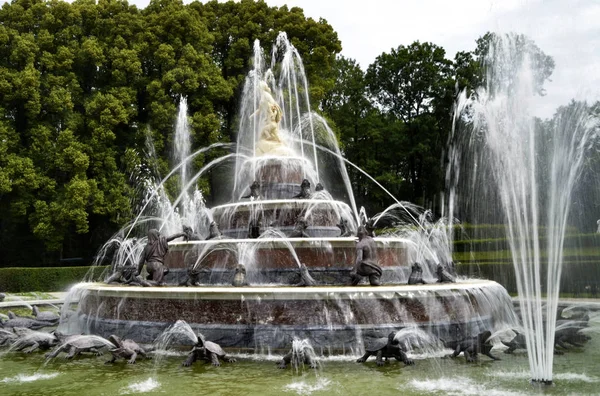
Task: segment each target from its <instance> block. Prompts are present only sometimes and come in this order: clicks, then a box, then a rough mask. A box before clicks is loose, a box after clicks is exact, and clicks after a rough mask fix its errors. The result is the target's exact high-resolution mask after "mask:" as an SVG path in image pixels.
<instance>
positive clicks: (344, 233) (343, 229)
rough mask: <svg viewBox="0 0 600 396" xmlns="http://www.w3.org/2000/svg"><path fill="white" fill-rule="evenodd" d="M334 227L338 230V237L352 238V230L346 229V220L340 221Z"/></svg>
mask: <svg viewBox="0 0 600 396" xmlns="http://www.w3.org/2000/svg"><path fill="white" fill-rule="evenodd" d="M336 225H337V227H338V228H339V229H340V237H344V238H345V237H350V236H353V234H352V230H351V229H350V227H348V220H346V219H340V222H339V223H338V224H336Z"/></svg>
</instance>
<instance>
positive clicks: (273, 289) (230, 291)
mask: <svg viewBox="0 0 600 396" xmlns="http://www.w3.org/2000/svg"><path fill="white" fill-rule="evenodd" d="M496 286H500V284H499V283H497V282H494V281H490V280H473V279H471V280H465V281H461V282H457V283H430V284H425V285H389V286H312V287H298V286H245V287H232V286H199V287H184V286H167V287H142V286H121V285H107V284H105V283H78V284H76V285H75V286H73V288H72V291H74V290H81V291H87V292H94V293H96V294H95V295H98V296H106V297H123V298H128V297H131V298H162V299H205V300H240V299H246V300H259V299H260V300H290V299H294V300H315V299H319V300H321V299H338V298H340V297H343V298H353V297H354V296H357V297H360V298H363V299H364V298H373V299H379V298H382V297H383V298H385V297H386V295H389V296H390V297H391V296H402V297H407V298H410V297H412V296H413V295H414V294H420V293H432V296H433V295H435V293H436V292H445V291H447V292H452V291H466V290H471V289H477V288H486V287H496ZM500 287H501V286H500ZM420 297H422V296H420Z"/></svg>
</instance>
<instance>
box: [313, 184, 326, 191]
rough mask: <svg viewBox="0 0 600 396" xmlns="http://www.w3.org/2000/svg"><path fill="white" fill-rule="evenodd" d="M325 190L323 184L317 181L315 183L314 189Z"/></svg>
mask: <svg viewBox="0 0 600 396" xmlns="http://www.w3.org/2000/svg"><path fill="white" fill-rule="evenodd" d="M323 190H325V187H323V185H322V184H321V183H317V185H316V186H315V191H316V192H319V191H323Z"/></svg>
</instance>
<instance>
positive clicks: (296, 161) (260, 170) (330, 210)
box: [212, 156, 356, 239]
mask: <svg viewBox="0 0 600 396" xmlns="http://www.w3.org/2000/svg"><path fill="white" fill-rule="evenodd" d="M242 173H244V174H245V176H244V177H242V178H241V180H244V181H246V185H245V186H238V187H239V188H238V189H237V192H236V197H235V198H236V202H235V203H231V204H226V205H221V206H217V207H215V208H213V210H212V212H213V218H214V220H215V221H216V223H217V224H218V226H219V229H220V230H221V232H222V233H223V234H224V235H226V236H228V237H231V238H237V239H243V238H247V237H248V233H249V226H250V224H251V223H252V224H253V225H255V226H259V227H260V232H261V233H262V232H263V231H264V230H265V229H267V228H268V227H272V228H274V229H277V230H279V231H281V232H283V233H284V234H289V232H290V231H291V230H293V229H294V226H295V225H296V223H297V221H298V220H299V219H301V218H302V219H304V220H305V221H306V224H307V226H308V228H307V229H306V234H307V235H308V236H310V237H337V236H340V229H339V228H338V227H337V224H339V223H340V221H341V220H346V222H347V224H348V227H349V228H350V229H355V228H356V227H355V224H354V220H353V219H354V216H353V214H352V210H351V209H350V207H349V206H348V205H347V204H346V203H344V202H341V201H336V200H333V199H332V198H331V195H330V194H329V193H328V192H327V191H318V192H316V191H314V188H315V185H316V182H317V180H318V179H317V175H316V173H315V171H314V168H313V166H312V164H311V163H310V162H309V161H307V160H306V159H305V158H302V157H274V156H263V157H254V158H251V159H248V160H247V162H246V164H245V166H243V167H242ZM303 180H307V181H308V182H309V183H310V184H311V194H312V195H311V197H310V198H308V199H307V198H306V197H302V198H299V196H300V195H301V194H300V193H301V184H302V182H303ZM254 182H257V183H258V184H259V185H260V186H259V188H258V194H259V196H258V197H255V196H253V197H251V198H250V197H248V196H249V195H250V194H249V192H250V190H249V186H250V185H251V184H252V183H254ZM255 193H256V192H255ZM243 197H248V198H243Z"/></svg>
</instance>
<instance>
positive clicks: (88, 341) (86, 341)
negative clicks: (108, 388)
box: [46, 333, 110, 359]
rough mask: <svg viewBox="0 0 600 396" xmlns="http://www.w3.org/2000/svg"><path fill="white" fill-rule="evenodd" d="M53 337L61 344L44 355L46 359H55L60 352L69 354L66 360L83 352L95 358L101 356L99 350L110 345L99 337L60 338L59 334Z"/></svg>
mask: <svg viewBox="0 0 600 396" xmlns="http://www.w3.org/2000/svg"><path fill="white" fill-rule="evenodd" d="M55 335H56V336H57V337H58V338H59V340H60V341H61V344H60V345H59V346H58V347H56V348H55V349H54V351H52V352H51V353H48V354H46V359H53V358H55V357H57V356H58V355H59V354H60V353H61V352H67V351H68V352H69V353H68V354H67V356H66V359H73V358H74V357H75V356H77V355H79V354H81V353H83V352H91V353H93V354H95V355H96V356H100V355H102V352H101V349H102V348H104V347H107V346H109V345H110V342H109V341H108V340H105V339H104V338H102V337H100V336H91V335H71V336H62V335H61V334H58V333H55Z"/></svg>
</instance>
